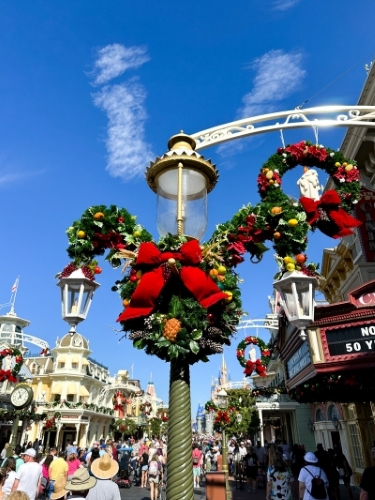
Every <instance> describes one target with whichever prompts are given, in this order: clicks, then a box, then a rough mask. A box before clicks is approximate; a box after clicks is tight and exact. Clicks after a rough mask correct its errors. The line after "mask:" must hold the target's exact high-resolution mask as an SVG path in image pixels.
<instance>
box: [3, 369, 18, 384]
mask: <svg viewBox="0 0 375 500" xmlns="http://www.w3.org/2000/svg"><path fill="white" fill-rule="evenodd" d="M3 380H8V381H9V382H17V378H16V377H14V376H13V375H12V372H11V371H10V370H0V382H3Z"/></svg>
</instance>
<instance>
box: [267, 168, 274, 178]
mask: <svg viewBox="0 0 375 500" xmlns="http://www.w3.org/2000/svg"><path fill="white" fill-rule="evenodd" d="M266 177H267V179H272V177H273V172H272V170H269V171H268V172H267V173H266Z"/></svg>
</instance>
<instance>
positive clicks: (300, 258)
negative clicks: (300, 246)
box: [296, 253, 307, 265]
mask: <svg viewBox="0 0 375 500" xmlns="http://www.w3.org/2000/svg"><path fill="white" fill-rule="evenodd" d="M306 261H307V257H306V255H304V254H303V253H299V254H298V255H296V262H297V264H300V265H302V264H304V263H305V262H306Z"/></svg>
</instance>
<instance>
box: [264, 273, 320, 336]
mask: <svg viewBox="0 0 375 500" xmlns="http://www.w3.org/2000/svg"><path fill="white" fill-rule="evenodd" d="M316 285H317V279H316V278H315V277H313V276H307V275H306V274H304V273H301V272H300V271H293V272H287V273H285V274H284V275H283V277H282V278H281V279H280V280H278V281H275V282H274V283H273V287H274V288H275V290H276V291H278V292H279V293H280V296H281V303H282V306H283V308H284V311H285V314H286V316H287V318H288V321H289V323H291V324H292V325H294V326H295V327H297V328H298V329H299V330H300V337H301V339H302V340H306V339H307V335H306V331H305V328H306V327H308V326H309V325H311V323H312V322H313V321H314V305H315V302H314V297H315V288H316Z"/></svg>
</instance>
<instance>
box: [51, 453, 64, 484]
mask: <svg viewBox="0 0 375 500" xmlns="http://www.w3.org/2000/svg"><path fill="white" fill-rule="evenodd" d="M48 472H49V478H50V479H51V480H52V481H56V479H58V478H59V477H62V476H66V473H67V472H68V464H67V462H66V461H65V460H64V459H63V458H62V457H59V458H58V459H57V460H53V461H52V463H51V465H50V466H49V469H48Z"/></svg>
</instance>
